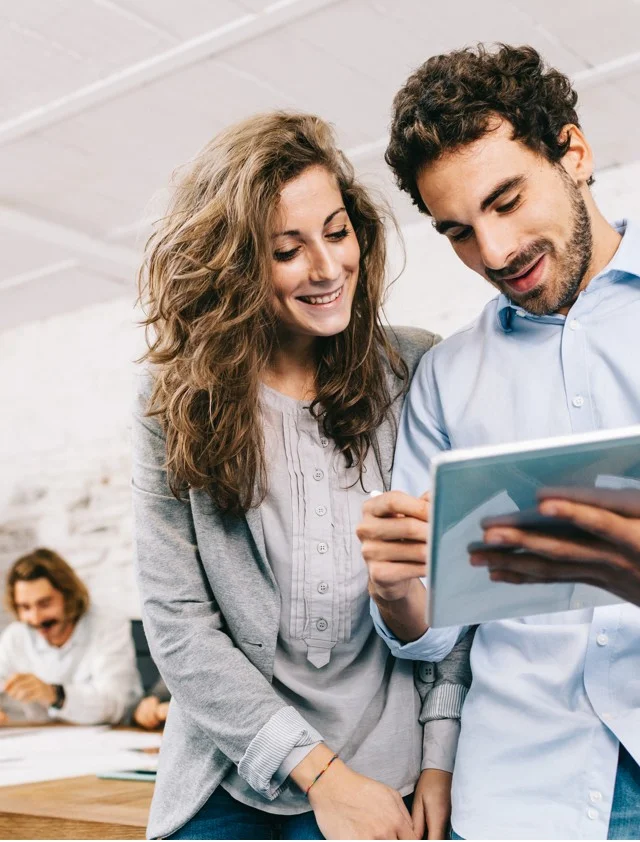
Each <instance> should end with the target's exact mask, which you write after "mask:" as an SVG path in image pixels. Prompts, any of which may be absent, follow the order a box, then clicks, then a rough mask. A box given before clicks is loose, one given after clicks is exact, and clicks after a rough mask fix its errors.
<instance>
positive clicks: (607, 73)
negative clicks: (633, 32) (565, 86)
mask: <svg viewBox="0 0 640 842" xmlns="http://www.w3.org/2000/svg"><path fill="white" fill-rule="evenodd" d="M637 70H640V52H637V53H629V54H628V55H626V56H620V58H614V59H612V60H611V61H605V62H603V63H602V64H596V66H595V67H588V68H587V69H586V70H580V71H579V72H578V73H575V74H574V76H573V83H574V85H575V87H576V89H577V91H578V93H580V91H586V90H588V89H589V88H594V87H595V86H596V85H602V84H603V83H604V82H615V81H616V80H617V79H621V78H622V77H624V76H628V75H629V74H630V73H634V72H635V71H637Z"/></svg>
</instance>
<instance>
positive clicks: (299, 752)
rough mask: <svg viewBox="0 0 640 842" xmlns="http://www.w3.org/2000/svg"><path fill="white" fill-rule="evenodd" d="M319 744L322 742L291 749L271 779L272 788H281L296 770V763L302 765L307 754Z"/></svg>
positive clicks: (317, 741)
mask: <svg viewBox="0 0 640 842" xmlns="http://www.w3.org/2000/svg"><path fill="white" fill-rule="evenodd" d="M321 742H322V740H316V742H315V743H311V744H310V745H308V746H296V748H293V749H291V751H290V752H289V754H288V755H287V756H286V757H285V759H284V760H283V761H282V763H281V764H280V767H279V768H278V771H277V772H276V773H275V775H274V776H273V777H272V778H271V783H272V784H273V785H274V786H278V787H279V786H282V784H283V783H284V782H285V781H286V780H287V778H288V777H289V775H290V774H291V773H292V772H293V770H294V769H295V768H296V766H297V765H298V763H302V761H303V760H304V759H305V757H306V756H307V755H308V754H309V752H310V751H313V749H314V748H315V747H316V746H319V745H320V743H321Z"/></svg>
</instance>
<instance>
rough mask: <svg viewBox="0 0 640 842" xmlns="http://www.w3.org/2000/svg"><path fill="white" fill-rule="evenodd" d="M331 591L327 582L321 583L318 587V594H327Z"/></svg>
mask: <svg viewBox="0 0 640 842" xmlns="http://www.w3.org/2000/svg"><path fill="white" fill-rule="evenodd" d="M328 590H329V585H328V584H327V583H326V582H320V584H319V585H318V593H326V592H327V591H328Z"/></svg>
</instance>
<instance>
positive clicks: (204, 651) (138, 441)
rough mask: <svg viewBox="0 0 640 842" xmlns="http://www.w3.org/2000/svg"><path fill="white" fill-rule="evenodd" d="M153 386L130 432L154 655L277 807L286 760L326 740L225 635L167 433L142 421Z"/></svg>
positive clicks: (174, 692) (196, 718)
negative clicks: (175, 485) (176, 482)
mask: <svg viewBox="0 0 640 842" xmlns="http://www.w3.org/2000/svg"><path fill="white" fill-rule="evenodd" d="M151 386H152V380H151V376H150V375H149V374H148V373H147V374H145V375H142V376H139V388H138V392H137V396H136V404H135V407H134V413H133V427H132V438H133V469H132V474H133V476H132V492H133V509H134V538H135V563H136V574H137V578H138V585H139V589H140V596H141V603H142V618H143V621H144V626H145V631H146V634H147V639H148V641H149V646H150V649H151V653H152V656H153V659H154V661H155V663H156V665H157V666H158V669H159V671H160V674H161V675H162V677H163V678H164V680H165V682H166V685H167V688H168V690H169V692H170V693H171V696H172V704H177V705H178V707H179V709H180V711H181V713H183V714H185V715H186V716H187V717H188V718H190V719H191V720H192V721H193V722H194V723H195V725H196V726H197V727H198V728H199V729H200V730H201V731H202V734H203V739H206V738H207V736H208V737H209V738H210V739H211V740H212V742H213V743H214V744H215V745H216V746H217V747H218V748H219V749H220V750H221V751H222V752H223V753H224V754H225V755H226V756H227V757H228V758H229V759H230V760H231V761H233V763H235V764H236V765H237V767H238V773H239V774H240V775H241V776H242V777H243V778H244V779H245V780H246V781H247V783H248V784H249V785H250V786H251V787H252V788H253V789H255V790H256V791H257V792H259V793H260V794H261V795H263V796H264V797H265V798H267V799H269V800H272V799H273V798H275V797H276V796H277V795H278V792H279V791H280V788H281V786H282V784H281V783H280V784H278V783H275V782H274V781H273V780H272V778H273V777H274V776H275V774H276V772H277V771H278V769H279V767H280V766H281V764H282V763H283V762H284V761H285V759H286V758H287V757H288V755H289V753H290V752H291V751H292V750H293V749H294V748H296V747H299V746H304V745H311V744H313V743H314V742H317V741H318V740H321V739H322V737H321V735H320V734H318V732H317V731H315V729H313V728H312V727H311V726H310V725H309V724H308V723H307V722H306V721H305V720H304V719H303V718H302V716H300V714H299V713H298V712H297V711H296V709H295V708H293V707H291V706H287V704H286V703H285V702H284V701H283V700H282V699H281V698H280V696H278V694H277V693H276V692H275V690H274V689H273V688H272V687H271V685H270V683H269V682H268V681H267V679H266V678H265V677H264V676H263V675H262V673H261V672H260V671H259V670H258V669H257V667H255V666H254V665H253V664H252V663H251V662H250V661H249V659H248V658H247V657H246V655H245V654H244V653H243V652H242V651H241V650H240V649H239V648H237V647H236V646H235V644H234V642H233V640H232V639H231V637H230V636H229V635H228V634H227V633H226V631H225V623H224V618H223V616H222V613H221V611H220V607H219V605H218V603H217V602H216V597H215V592H214V589H213V588H212V585H211V583H210V582H209V580H208V577H207V575H206V572H205V570H204V568H203V565H202V562H201V559H200V554H199V551H198V543H197V539H196V534H195V528H194V523H193V517H192V511H191V505H190V501H189V498H188V497H184V498H181V499H176V497H174V496H173V494H172V492H171V490H170V489H169V485H168V480H167V473H166V469H165V462H166V456H165V454H166V446H165V437H164V434H163V431H162V427H161V424H160V423H159V422H158V420H157V419H156V418H155V417H147V415H146V410H147V406H148V401H149V395H150V392H151ZM213 528H215V524H214V523H213V522H212V529H213ZM247 551H249V550H247Z"/></svg>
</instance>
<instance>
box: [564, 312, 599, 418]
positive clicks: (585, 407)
mask: <svg viewBox="0 0 640 842" xmlns="http://www.w3.org/2000/svg"><path fill="white" fill-rule="evenodd" d="M586 341H587V336H586V331H585V330H584V328H583V325H582V323H581V322H580V321H579V320H578V319H577V318H573V317H571V318H569V319H568V320H567V321H566V323H565V325H564V328H563V331H562V346H561V347H562V371H563V374H564V383H565V389H566V393H567V397H568V402H569V417H570V420H571V429H572V430H573V432H576V433H582V432H590V431H591V430H592V429H593V416H592V413H591V412H590V411H589V380H588V372H587V367H586V366H587V363H586V360H587V354H586V347H585V345H586Z"/></svg>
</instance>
